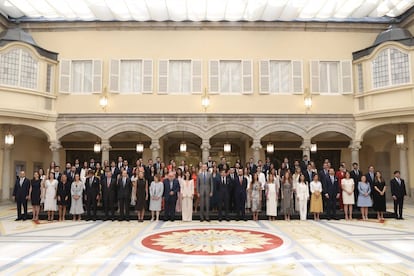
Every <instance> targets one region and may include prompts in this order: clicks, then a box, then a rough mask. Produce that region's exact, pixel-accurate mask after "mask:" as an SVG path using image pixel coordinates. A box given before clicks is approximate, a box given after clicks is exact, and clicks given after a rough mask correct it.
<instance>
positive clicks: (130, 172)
mask: <svg viewBox="0 0 414 276" xmlns="http://www.w3.org/2000/svg"><path fill="white" fill-rule="evenodd" d="M126 171H127V174H128V176H129V178H131V177H132V168H131V167H130V166H128V168H127V169H126Z"/></svg>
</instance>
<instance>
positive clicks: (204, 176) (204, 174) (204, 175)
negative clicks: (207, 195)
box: [203, 172, 206, 184]
mask: <svg viewBox="0 0 414 276" xmlns="http://www.w3.org/2000/svg"><path fill="white" fill-rule="evenodd" d="M203 178H204V184H205V183H206V173H205V172H204V173H203Z"/></svg>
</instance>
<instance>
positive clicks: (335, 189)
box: [323, 176, 339, 199]
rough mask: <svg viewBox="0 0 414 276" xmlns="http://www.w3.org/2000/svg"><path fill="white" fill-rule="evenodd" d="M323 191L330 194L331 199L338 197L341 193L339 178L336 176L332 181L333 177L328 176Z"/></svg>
mask: <svg viewBox="0 0 414 276" xmlns="http://www.w3.org/2000/svg"><path fill="white" fill-rule="evenodd" d="M323 193H324V194H328V195H329V198H330V199H332V197H336V195H337V194H338V193H339V184H338V178H336V177H335V176H334V182H333V183H332V181H331V177H330V176H328V177H327V179H326V181H325V186H324V187H323Z"/></svg>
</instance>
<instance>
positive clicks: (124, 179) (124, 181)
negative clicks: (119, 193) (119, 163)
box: [122, 177, 126, 188]
mask: <svg viewBox="0 0 414 276" xmlns="http://www.w3.org/2000/svg"><path fill="white" fill-rule="evenodd" d="M125 184H126V178H125V177H124V178H122V185H123V186H124V188H125Z"/></svg>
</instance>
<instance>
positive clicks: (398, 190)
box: [390, 178, 407, 199]
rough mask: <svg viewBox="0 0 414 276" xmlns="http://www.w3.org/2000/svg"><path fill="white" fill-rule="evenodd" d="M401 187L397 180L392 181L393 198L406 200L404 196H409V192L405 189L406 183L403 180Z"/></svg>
mask: <svg viewBox="0 0 414 276" xmlns="http://www.w3.org/2000/svg"><path fill="white" fill-rule="evenodd" d="M400 180H401V186H400V184H399V183H398V181H397V179H395V178H393V179H391V181H390V184H391V194H392V196H396V197H397V198H398V199H402V198H404V196H406V195H407V191H406V189H405V181H404V179H401V178H400Z"/></svg>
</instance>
